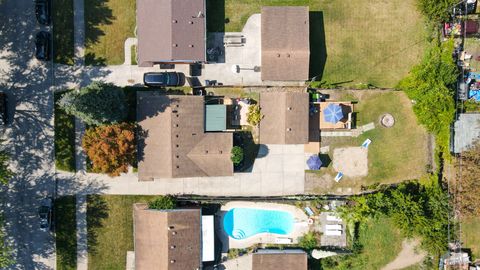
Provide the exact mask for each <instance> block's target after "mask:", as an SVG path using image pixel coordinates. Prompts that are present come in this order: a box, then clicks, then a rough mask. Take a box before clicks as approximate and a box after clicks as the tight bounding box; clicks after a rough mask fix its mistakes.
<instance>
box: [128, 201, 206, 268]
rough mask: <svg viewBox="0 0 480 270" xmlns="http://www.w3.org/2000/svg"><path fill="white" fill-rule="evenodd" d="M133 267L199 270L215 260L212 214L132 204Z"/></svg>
mask: <svg viewBox="0 0 480 270" xmlns="http://www.w3.org/2000/svg"><path fill="white" fill-rule="evenodd" d="M133 218H134V228H133V231H134V232H133V233H134V249H135V269H136V270H143V269H144V270H152V269H158V270H198V269H201V268H202V264H203V262H208V261H214V253H215V252H214V227H213V226H214V223H213V216H202V213H201V209H199V208H195V209H171V210H154V209H148V206H147V204H134V206H133Z"/></svg>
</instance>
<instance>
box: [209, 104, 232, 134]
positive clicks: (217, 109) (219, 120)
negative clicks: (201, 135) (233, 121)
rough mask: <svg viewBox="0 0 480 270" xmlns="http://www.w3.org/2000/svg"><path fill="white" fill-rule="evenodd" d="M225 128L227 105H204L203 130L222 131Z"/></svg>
mask: <svg viewBox="0 0 480 270" xmlns="http://www.w3.org/2000/svg"><path fill="white" fill-rule="evenodd" d="M225 129H227V106H226V105H218V104H215V105H206V108H205V131H223V130H225Z"/></svg>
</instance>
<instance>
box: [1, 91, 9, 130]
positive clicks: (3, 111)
mask: <svg viewBox="0 0 480 270" xmlns="http://www.w3.org/2000/svg"><path fill="white" fill-rule="evenodd" d="M7 120H8V119H7V94H5V93H4V92H1V91H0V126H4V125H6V124H7Z"/></svg>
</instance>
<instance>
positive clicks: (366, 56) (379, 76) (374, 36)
mask: <svg viewBox="0 0 480 270" xmlns="http://www.w3.org/2000/svg"><path fill="white" fill-rule="evenodd" d="M415 2H416V1H415V0H392V1H369V0H357V1H321V0H208V1H207V29H208V31H210V32H217V31H220V32H221V31H227V32H230V31H241V30H242V28H243V25H244V24H245V22H246V21H247V19H248V18H249V17H250V15H252V14H254V13H260V10H261V7H262V6H268V5H276V6H282V5H290V6H293V5H308V6H309V7H310V39H311V41H310V46H311V64H310V66H311V67H310V75H311V76H312V77H313V76H316V75H321V74H323V76H322V80H325V81H327V82H328V83H343V85H345V86H352V85H357V84H359V83H365V84H372V85H374V86H377V87H394V86H395V85H396V84H397V83H398V82H399V80H400V79H401V78H403V77H404V76H405V75H406V74H407V72H408V71H409V70H410V68H411V67H412V66H413V65H414V64H416V63H417V62H419V60H420V57H421V56H422V53H423V49H424V46H425V35H424V25H423V21H422V17H421V15H420V14H419V13H418V12H417V11H416V8H415ZM224 22H227V23H224Z"/></svg>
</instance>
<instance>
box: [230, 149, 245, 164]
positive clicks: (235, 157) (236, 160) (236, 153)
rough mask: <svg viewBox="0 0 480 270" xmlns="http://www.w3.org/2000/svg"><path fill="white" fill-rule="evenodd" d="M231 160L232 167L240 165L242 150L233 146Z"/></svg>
mask: <svg viewBox="0 0 480 270" xmlns="http://www.w3.org/2000/svg"><path fill="white" fill-rule="evenodd" d="M231 160H232V162H233V164H234V165H238V164H240V162H242V160H243V149H242V148H241V147H240V146H234V147H233V148H232V156H231Z"/></svg>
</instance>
